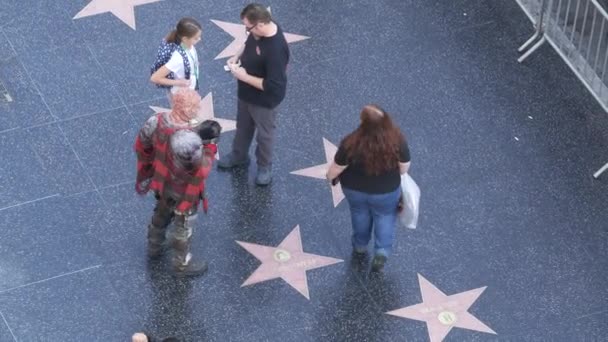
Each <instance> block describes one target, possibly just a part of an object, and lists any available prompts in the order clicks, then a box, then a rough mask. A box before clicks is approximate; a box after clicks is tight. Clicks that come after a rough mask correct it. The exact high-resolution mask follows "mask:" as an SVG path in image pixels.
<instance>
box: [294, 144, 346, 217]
mask: <svg viewBox="0 0 608 342" xmlns="http://www.w3.org/2000/svg"><path fill="white" fill-rule="evenodd" d="M323 149H324V150H325V161H326V162H325V164H320V165H317V166H312V167H309V168H306V169H301V170H296V171H292V172H290V173H291V174H293V175H298V176H304V177H311V178H317V179H323V180H325V181H326V182H327V178H326V177H325V174H326V173H327V169H329V165H330V164H331V163H332V162H333V160H334V156H335V155H336V152H338V147H336V145H334V144H332V143H331V142H330V141H329V140H327V139H325V138H323ZM327 184H328V185H329V187H330V188H331V197H332V199H333V202H334V207H337V206H338V204H340V202H342V200H343V199H344V192H342V185H340V183H338V184H336V185H335V186H332V185H331V183H329V182H327Z"/></svg>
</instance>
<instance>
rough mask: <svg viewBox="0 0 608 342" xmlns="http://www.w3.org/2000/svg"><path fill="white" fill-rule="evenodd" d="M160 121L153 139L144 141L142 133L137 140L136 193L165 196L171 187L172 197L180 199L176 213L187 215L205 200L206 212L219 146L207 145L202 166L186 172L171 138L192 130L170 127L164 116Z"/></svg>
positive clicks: (161, 116)
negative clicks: (207, 191)
mask: <svg viewBox="0 0 608 342" xmlns="http://www.w3.org/2000/svg"><path fill="white" fill-rule="evenodd" d="M156 119H157V126H156V129H155V130H154V132H153V133H152V135H151V139H142V134H141V133H140V134H138V136H137V139H136V140H135V152H136V153H137V180H136V184H135V190H136V191H137V193H139V194H140V195H144V194H146V193H147V192H148V191H149V190H153V191H155V192H157V193H158V194H159V195H160V196H164V195H165V193H164V191H165V190H166V188H167V187H169V188H170V189H171V190H172V191H171V192H172V194H173V195H174V196H177V197H178V198H177V199H176V200H177V207H176V210H177V211H179V212H187V211H189V210H190V209H192V208H196V206H197V205H198V203H199V202H200V199H201V197H202V198H203V209H204V210H205V212H206V211H207V200H206V198H204V196H203V195H204V192H205V179H206V178H207V177H208V176H209V172H211V167H212V163H213V159H214V156H215V153H216V152H217V147H216V146H215V145H214V144H208V145H205V146H204V150H203V151H204V155H203V160H202V163H200V164H199V165H195V166H194V167H193V168H191V169H189V170H185V169H182V168H180V167H179V166H177V165H176V163H175V159H174V158H175V156H174V154H173V153H172V151H171V146H170V143H169V139H170V138H171V136H172V135H173V134H174V133H175V132H177V131H178V130H182V129H188V128H175V127H169V126H168V125H167V123H166V122H165V120H164V118H163V115H162V114H158V115H157V116H156ZM146 140H147V141H146ZM172 179H179V180H180V182H175V181H173V180H172Z"/></svg>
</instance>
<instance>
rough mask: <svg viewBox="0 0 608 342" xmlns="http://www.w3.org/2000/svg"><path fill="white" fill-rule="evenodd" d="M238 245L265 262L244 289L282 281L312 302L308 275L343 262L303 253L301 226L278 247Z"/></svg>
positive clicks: (243, 243) (250, 277)
mask: <svg viewBox="0 0 608 342" xmlns="http://www.w3.org/2000/svg"><path fill="white" fill-rule="evenodd" d="M237 243H238V244H239V245H240V246H241V247H243V248H244V249H246V250H247V251H248V252H249V253H251V254H253V255H254V256H255V257H256V258H257V259H258V260H260V261H261V262H262V264H261V265H260V266H259V267H258V268H257V269H256V270H255V271H254V272H253V273H252V274H251V275H250V276H249V278H247V280H245V282H244V283H243V284H242V285H241V287H243V286H248V285H253V284H256V283H260V282H264V281H267V280H271V279H276V278H281V279H283V280H284V281H285V282H287V284H289V285H290V286H291V287H293V288H294V289H296V290H297V291H298V292H299V293H300V294H302V295H303V296H304V297H306V299H310V293H309V290H308V280H307V278H306V271H308V270H312V269H315V268H320V267H325V266H329V265H333V264H336V263H339V262H342V261H343V260H340V259H334V258H330V257H325V256H321V255H316V254H309V253H305V252H304V251H303V249H302V237H301V235H300V226H296V227H295V228H294V229H293V230H292V231H291V232H290V233H289V235H287V237H286V238H285V239H284V240H283V241H282V242H281V243H280V244H279V245H278V246H277V247H269V246H263V245H258V244H254V243H249V242H242V241H237Z"/></svg>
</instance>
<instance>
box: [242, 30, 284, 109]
mask: <svg viewBox="0 0 608 342" xmlns="http://www.w3.org/2000/svg"><path fill="white" fill-rule="evenodd" d="M287 63H289V47H288V46H287V41H286V40H285V35H284V34H283V30H281V28H280V27H279V26H278V25H277V33H276V34H275V35H274V36H272V37H260V38H259V39H255V38H254V37H253V34H250V35H249V37H247V40H246V41H245V50H243V54H242V55H241V66H242V67H243V68H245V70H246V71H247V73H248V74H249V75H252V76H255V77H261V78H263V79H264V83H263V86H264V91H261V90H259V89H257V88H256V87H253V86H251V85H249V84H247V83H245V82H241V81H239V82H238V97H239V99H240V100H243V101H245V102H247V103H251V104H254V105H258V106H261V107H265V108H271V109H272V108H274V107H276V106H278V105H279V104H280V103H281V101H283V99H284V98H285V91H286V88H287Z"/></svg>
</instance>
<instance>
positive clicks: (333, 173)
mask: <svg viewBox="0 0 608 342" xmlns="http://www.w3.org/2000/svg"><path fill="white" fill-rule="evenodd" d="M347 166H348V165H344V166H342V165H338V164H336V163H335V162H332V163H331V165H330V166H329V169H328V170H327V174H326V177H327V180H329V181H332V180H334V179H336V178H337V177H338V176H340V174H341V173H342V172H344V170H345V169H346V167H347Z"/></svg>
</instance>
